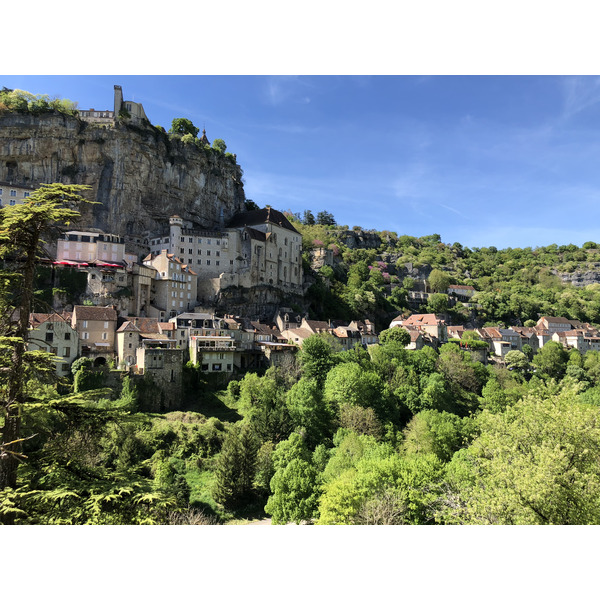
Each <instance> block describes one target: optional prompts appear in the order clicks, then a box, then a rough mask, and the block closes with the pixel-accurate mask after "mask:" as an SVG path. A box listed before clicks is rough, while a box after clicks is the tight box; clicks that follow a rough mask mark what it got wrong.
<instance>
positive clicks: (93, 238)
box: [56, 229, 137, 266]
mask: <svg viewBox="0 0 600 600" xmlns="http://www.w3.org/2000/svg"><path fill="white" fill-rule="evenodd" d="M132 258H135V257H129V259H130V262H133V261H132ZM56 260H57V261H59V262H60V261H70V262H79V263H81V262H83V263H92V262H93V263H96V264H98V266H103V264H111V265H117V266H125V263H124V261H125V240H124V239H123V238H122V237H120V236H118V235H112V234H109V233H104V232H103V231H100V230H99V229H90V230H86V231H67V232H66V233H64V234H63V235H62V236H61V237H60V238H59V240H58V241H57V243H56ZM135 262H137V260H136V261H135Z"/></svg>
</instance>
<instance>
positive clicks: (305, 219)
mask: <svg viewBox="0 0 600 600" xmlns="http://www.w3.org/2000/svg"><path fill="white" fill-rule="evenodd" d="M315 223H316V220H315V216H314V215H313V214H312V212H311V211H310V210H305V211H304V215H303V216H302V224H303V225H314V224H315Z"/></svg>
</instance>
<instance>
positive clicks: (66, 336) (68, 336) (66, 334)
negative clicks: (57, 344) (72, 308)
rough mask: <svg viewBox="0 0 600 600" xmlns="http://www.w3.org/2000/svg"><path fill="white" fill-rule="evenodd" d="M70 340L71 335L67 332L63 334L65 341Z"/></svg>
mask: <svg viewBox="0 0 600 600" xmlns="http://www.w3.org/2000/svg"><path fill="white" fill-rule="evenodd" d="M70 339H71V333H70V332H67V333H65V340H70Z"/></svg>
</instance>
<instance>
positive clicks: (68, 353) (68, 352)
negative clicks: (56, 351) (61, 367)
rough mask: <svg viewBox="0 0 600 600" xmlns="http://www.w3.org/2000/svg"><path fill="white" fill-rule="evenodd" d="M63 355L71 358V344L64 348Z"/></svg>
mask: <svg viewBox="0 0 600 600" xmlns="http://www.w3.org/2000/svg"><path fill="white" fill-rule="evenodd" d="M63 356H64V357H65V358H69V357H70V356H71V348H69V346H66V347H64V348H63Z"/></svg>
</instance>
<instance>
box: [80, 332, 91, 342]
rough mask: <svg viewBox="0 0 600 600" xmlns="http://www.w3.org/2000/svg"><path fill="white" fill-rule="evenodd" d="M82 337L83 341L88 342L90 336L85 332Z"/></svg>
mask: <svg viewBox="0 0 600 600" xmlns="http://www.w3.org/2000/svg"><path fill="white" fill-rule="evenodd" d="M82 337H83V339H84V340H89V339H90V334H89V333H88V332H87V331H84V332H83V334H82Z"/></svg>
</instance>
